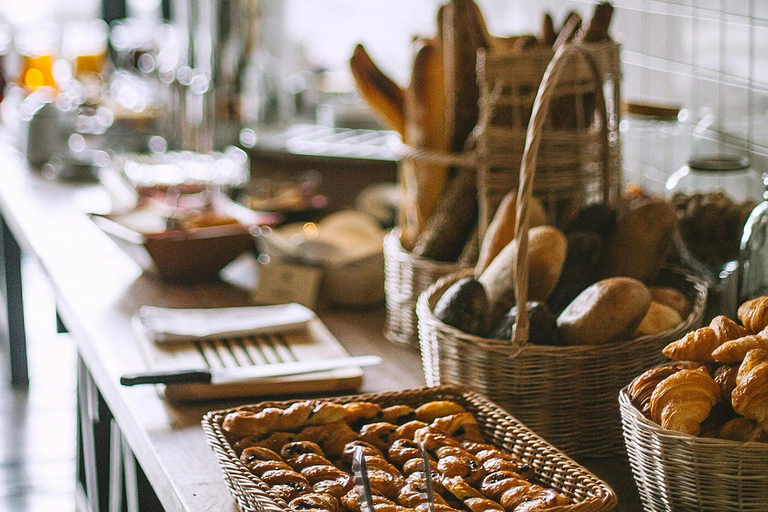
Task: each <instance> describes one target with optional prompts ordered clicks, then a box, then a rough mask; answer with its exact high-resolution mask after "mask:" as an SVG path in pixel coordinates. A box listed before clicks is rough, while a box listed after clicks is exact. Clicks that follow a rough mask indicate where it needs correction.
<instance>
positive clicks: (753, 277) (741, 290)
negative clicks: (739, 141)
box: [738, 173, 768, 304]
mask: <svg viewBox="0 0 768 512" xmlns="http://www.w3.org/2000/svg"><path fill="white" fill-rule="evenodd" d="M763 183H764V185H765V192H763V201H762V202H761V203H760V204H758V205H757V206H755V209H754V210H752V213H751V214H750V215H749V218H748V219H747V223H746V225H745V226H744V235H743V236H742V238H741V251H740V253H739V274H740V275H739V283H738V303H739V304H741V303H742V302H744V301H747V300H750V299H754V298H755V297H759V296H761V295H768V173H763Z"/></svg>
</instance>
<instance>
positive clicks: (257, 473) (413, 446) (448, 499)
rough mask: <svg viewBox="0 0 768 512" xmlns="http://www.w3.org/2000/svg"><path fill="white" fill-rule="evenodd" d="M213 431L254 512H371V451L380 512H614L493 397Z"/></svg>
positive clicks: (438, 394) (369, 407) (335, 407)
mask: <svg viewBox="0 0 768 512" xmlns="http://www.w3.org/2000/svg"><path fill="white" fill-rule="evenodd" d="M203 428H204V430H205V432H206V435H207V436H208V441H209V444H210V445H211V447H212V448H213V450H214V452H215V453H216V455H217V458H218V460H219V463H220V465H221V468H222V471H223V473H224V478H225V480H226V481H227V483H228V485H229V488H230V491H231V492H232V494H233V496H234V497H235V499H236V501H237V503H238V505H239V506H240V508H241V509H242V510H245V511H250V510H254V511H255V510H259V511H261V512H263V511H268V512H273V511H274V512H277V511H281V512H282V511H286V510H295V511H304V510H313V511H329V512H361V510H362V511H365V510H366V509H367V508H368V507H367V506H365V505H361V501H362V498H361V493H360V490H359V487H358V486H356V485H355V477H354V476H353V470H352V457H353V455H354V454H355V452H356V451H357V450H362V453H363V458H364V460H365V465H366V466H367V475H368V481H369V483H370V489H371V492H372V494H373V499H372V502H373V508H374V511H370V512H408V511H409V510H419V511H423V512H429V510H430V505H429V503H428V502H427V498H426V495H425V493H424V487H425V484H426V482H425V478H426V477H425V472H424V468H425V466H424V464H425V462H424V459H423V458H422V457H421V455H420V453H419V450H420V445H422V444H423V446H424V447H425V448H426V450H427V452H428V454H429V458H430V467H431V470H432V471H431V474H432V478H433V486H434V491H435V492H434V497H435V502H434V506H435V511H436V512H453V511H464V512H466V511H469V512H495V511H496V512H525V511H534V510H556V511H566V510H568V511H603V510H610V509H612V508H613V507H614V506H615V505H616V495H615V494H614V492H613V490H612V489H611V488H610V487H609V486H608V485H607V484H606V483H604V482H602V481H601V480H599V479H598V478H597V477H595V476H594V475H593V474H591V473H590V472H588V471H587V470H586V469H585V468H583V467H582V466H579V465H578V464H577V463H575V462H574V461H573V460H571V459H569V458H568V457H567V456H566V455H565V454H563V453H562V452H560V451H558V450H557V449H555V448H554V447H552V446H551V445H549V444H548V443H547V442H546V441H544V440H543V439H541V438H540V437H538V436H537V435H536V434H534V433H533V432H531V431H530V430H528V429H527V428H526V427H525V426H524V425H522V424H520V423H519V422H518V421H517V420H516V419H515V418H513V417H512V416H510V415H509V414H507V413H506V412H505V411H503V410H502V409H500V408H499V407H497V406H496V405H494V404H493V403H491V402H489V401H488V400H487V399H485V398H484V397H482V396H481V395H479V394H477V393H474V392H469V391H466V390H464V389H463V388H460V387H456V386H441V387H431V388H420V389H414V390H406V391H399V392H389V393H380V394H366V395H355V396H347V397H337V398H329V399H322V400H293V401H286V402H262V403H260V404H257V405H246V406H242V407H238V408H235V409H228V410H222V411H212V412H209V413H208V414H207V415H206V416H205V417H204V418H203Z"/></svg>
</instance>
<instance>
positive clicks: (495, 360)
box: [417, 44, 707, 456]
mask: <svg viewBox="0 0 768 512" xmlns="http://www.w3.org/2000/svg"><path fill="white" fill-rule="evenodd" d="M573 56H581V58H582V59H583V60H584V62H586V63H587V66H588V68H589V69H591V71H592V77H593V82H594V83H593V86H594V88H593V90H595V91H596V96H597V99H596V102H595V108H596V112H597V113H598V115H599V116H600V118H601V119H600V120H601V121H602V122H601V123H600V130H601V133H602V137H603V140H608V138H609V130H608V123H607V112H606V109H605V100H604V98H603V95H602V80H601V78H600V77H601V75H600V71H599V70H598V68H597V65H596V64H595V62H594V60H593V59H592V57H591V55H590V53H589V52H588V51H586V50H585V49H584V48H583V47H582V46H580V45H576V44H569V45H564V46H563V47H561V48H560V50H558V53H557V55H555V57H554V59H553V60H552V62H551V63H550V65H549V66H548V67H547V70H546V72H545V73H544V78H543V80H542V85H541V88H540V89H539V92H538V94H537V96H536V100H535V103H534V107H533V114H532V118H531V122H530V124H529V126H528V133H527V136H526V148H525V154H524V158H523V161H522V166H521V172H520V176H521V177H520V187H519V191H518V198H520V200H519V201H518V204H517V224H516V226H515V233H516V236H515V238H516V239H517V240H519V245H518V255H517V256H518V257H517V266H516V268H515V279H514V281H515V283H514V284H515V297H516V298H517V302H518V303H520V304H524V303H525V302H526V301H527V298H528V223H529V221H528V203H529V201H530V198H531V195H532V192H533V183H534V175H535V174H536V171H537V156H538V150H539V147H540V144H541V141H542V134H543V128H544V126H545V120H546V118H547V112H548V108H549V104H550V101H551V100H552V98H553V96H554V91H555V86H556V84H557V83H558V80H559V79H560V77H561V76H562V74H563V73H564V72H566V70H567V69H569V68H568V66H570V65H571V62H572V60H573V59H572V57H573ZM602 147H603V151H602V155H601V160H600V161H601V165H602V171H603V187H602V192H603V200H604V202H608V199H609V196H610V193H609V192H610V183H609V179H608V178H609V176H610V170H609V168H608V161H609V159H610V153H609V151H608V149H607V144H603V145H602ZM471 275H472V274H471V272H470V271H465V272H459V273H456V274H451V275H449V276H446V277H444V278H442V279H441V280H440V281H438V282H437V283H435V284H434V285H433V286H432V287H430V288H429V289H428V291H427V292H425V293H424V294H422V296H421V297H420V298H419V301H418V305H417V313H418V316H419V337H420V342H421V355H422V362H423V365H424V374H425V376H426V380H427V384H430V385H437V384H466V385H468V386H471V387H472V389H475V390H477V391H478V392H480V393H482V394H484V395H486V396H488V397H489V398H490V399H491V400H494V401H495V402H497V403H499V404H500V405H501V406H503V407H506V408H508V409H509V410H510V411H511V412H512V413H513V414H515V416H517V417H518V418H520V419H521V421H523V422H524V423H525V424H526V425H528V426H530V427H531V428H532V429H534V430H535V431H536V432H539V433H540V434H541V435H543V436H544V437H545V438H546V439H548V440H549V441H550V442H552V443H553V444H555V445H556V446H558V447H559V448H560V449H562V450H564V451H566V452H567V453H569V454H571V455H576V454H583V455H589V456H610V455H614V454H615V453H617V452H620V451H621V450H622V448H623V443H622V438H621V424H620V421H619V414H618V410H617V404H616V397H617V396H618V393H619V390H620V389H621V388H622V387H623V386H624V385H626V383H627V382H629V381H630V380H631V379H632V378H634V377H635V376H636V375H637V374H638V373H640V372H642V371H644V370H646V369H648V368H650V367H652V366H654V365H656V364H658V363H660V362H661V361H662V360H663V355H661V353H660V351H661V348H662V347H664V346H665V345H666V344H667V343H669V342H670V341H673V340H675V339H677V338H679V337H681V336H682V335H683V334H684V333H686V332H688V331H690V330H691V329H693V328H695V327H698V326H699V324H700V322H701V319H702V315H703V312H704V306H705V302H706V295H707V288H706V286H705V284H704V283H703V282H702V281H701V280H699V279H696V278H694V277H692V276H687V275H685V274H682V273H680V272H676V271H671V270H669V271H667V272H665V273H664V274H663V275H661V276H660V281H659V282H658V283H657V284H659V285H663V286H673V287H675V288H677V289H678V290H680V291H682V292H683V293H684V294H685V295H686V296H687V297H688V299H689V300H690V301H691V303H692V304H693V306H694V307H693V312H692V313H691V314H690V315H689V316H688V318H686V319H685V321H684V322H682V323H681V324H680V325H678V326H677V327H676V328H675V329H673V330H670V331H667V332H666V333H663V334H661V335H657V336H643V337H640V338H637V339H634V340H626V341H620V342H615V343H610V344H606V345H601V346H594V345H590V346H567V347H552V346H542V345H531V344H528V343H527V341H528V317H527V311H526V308H520V309H519V310H518V316H517V319H516V323H515V328H514V330H513V336H512V342H511V343H510V340H493V339H486V338H482V337H479V336H474V335H470V334H467V333H464V332H461V331H459V330H458V329H455V328H453V327H451V326H448V325H446V324H444V323H443V322H441V321H440V320H438V319H437V318H436V317H435V316H434V314H433V313H432V312H433V310H434V307H435V305H436V304H437V301H438V300H439V298H440V297H441V296H442V295H443V293H444V292H445V291H446V290H447V289H448V287H450V285H451V284H453V283H454V282H456V281H457V280H458V279H461V278H462V277H468V276H471Z"/></svg>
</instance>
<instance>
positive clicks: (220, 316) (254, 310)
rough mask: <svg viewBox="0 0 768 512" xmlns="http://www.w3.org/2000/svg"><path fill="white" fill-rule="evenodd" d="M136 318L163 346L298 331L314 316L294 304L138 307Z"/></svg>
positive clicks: (152, 339) (149, 334) (302, 307)
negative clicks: (179, 307) (220, 306)
mask: <svg viewBox="0 0 768 512" xmlns="http://www.w3.org/2000/svg"><path fill="white" fill-rule="evenodd" d="M138 317H139V320H140V321H141V324H142V326H143V327H144V331H145V332H146V335H147V338H148V339H149V340H150V341H154V342H155V343H159V344H165V343H181V342H189V341H195V340H200V339H217V338H227V337H235V336H250V335H256V334H272V333H279V332H288V331H297V330H302V329H306V328H307V324H308V323H309V321H310V320H312V319H313V318H315V313H314V312H313V311H312V310H311V309H308V308H306V307H304V306H302V305H301V304H296V303H291V304H279V305H276V306H253V307H241V308H213V309H170V308H159V307H154V306H142V307H141V308H140V309H139V312H138Z"/></svg>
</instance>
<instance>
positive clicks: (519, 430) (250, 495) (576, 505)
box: [203, 386, 617, 512]
mask: <svg viewBox="0 0 768 512" xmlns="http://www.w3.org/2000/svg"><path fill="white" fill-rule="evenodd" d="M327 400H329V401H331V402H336V403H347V402H352V401H368V402H375V403H378V404H381V405H382V406H389V405H395V404H405V405H411V406H418V405H421V404H423V403H425V402H428V401H431V400H453V401H456V402H458V403H460V404H461V405H463V406H464V407H465V408H466V409H467V410H468V411H470V412H472V413H473V414H474V415H475V417H476V418H477V421H478V423H479V424H480V427H481V430H482V433H483V435H484V436H485V437H486V439H487V440H488V441H489V442H491V443H492V444H494V445H496V446H498V447H500V448H502V449H504V450H506V451H508V452H509V453H511V454H513V455H515V456H517V457H519V458H521V459H523V460H525V461H526V462H528V463H529V464H530V465H531V466H532V467H533V468H534V469H535V471H536V474H537V476H538V479H539V480H541V482H542V484H543V485H546V486H549V487H551V488H553V489H555V490H557V491H558V492H560V493H561V494H563V495H564V496H566V497H567V498H568V499H570V500H571V502H572V503H573V504H572V505H568V506H565V507H555V508H552V509H549V510H552V511H553V512H565V511H573V512H577V511H578V512H597V511H604V510H611V509H612V508H613V507H615V506H616V502H617V499H616V495H615V493H614V492H613V490H612V489H611V488H610V487H609V486H608V485H607V484H606V483H604V482H602V481H601V480H599V479H598V478H597V477H595V476H594V475H593V474H591V473H590V472H588V471H587V470H586V469H584V468H583V467H582V466H579V465H578V464H576V463H575V462H574V461H572V460H571V459H569V458H568V457H567V456H566V455H565V454H563V453H562V452H559V451H558V450H556V449H555V448H553V447H552V446H551V445H549V444H548V443H547V442H546V441H544V440H543V439H541V438H540V437H538V436H537V435H536V434H534V433H533V432H531V431H530V430H528V429H527V428H526V427H525V426H524V425H522V424H520V423H519V422H518V421H517V420H516V419H515V418H513V417H511V416H509V415H508V414H507V413H505V412H504V411H502V410H501V409H499V408H498V407H497V406H496V405H494V404H493V403H491V402H489V401H488V400H487V399H485V398H483V397H482V396H480V395H478V394H477V393H473V392H470V391H465V390H463V389H462V388H459V387H455V386H443V387H436V388H420V389H413V390H407V391H397V392H389V393H379V394H368V395H356V396H347V397H338V398H330V399H327ZM291 403H293V402H292V401H288V402H263V403H261V404H259V405H256V406H253V409H254V410H260V409H263V408H265V407H281V408H285V407H287V406H288V405H289V404H291ZM232 410H234V409H229V410H225V411H213V412H209V413H208V414H206V415H205V417H204V418H203V430H204V431H205V433H206V435H207V437H208V443H209V444H210V446H211V447H212V448H213V451H214V452H215V454H216V457H217V458H218V460H219V464H220V465H221V468H222V471H223V473H224V479H225V481H226V482H227V484H228V485H229V488H230V491H231V492H232V495H233V496H234V498H235V500H236V501H237V503H238V505H239V506H240V508H241V509H242V510H244V511H247V512H251V511H259V512H264V511H267V512H278V511H279V512H285V511H287V510H290V509H289V508H288V505H287V504H286V503H285V501H283V500H282V499H281V498H279V497H277V496H274V495H273V494H272V493H271V491H270V488H269V486H268V485H266V484H265V483H264V482H263V481H261V480H260V479H259V478H258V477H256V476H255V475H253V474H252V473H250V472H249V471H248V470H247V469H246V467H245V466H244V465H243V464H242V463H241V462H240V460H239V459H238V457H237V455H236V454H235V452H234V450H233V449H232V446H231V445H230V443H229V442H228V441H227V438H226V436H225V435H224V432H223V431H222V429H221V424H222V422H223V421H224V417H225V416H226V415H227V413H229V412H230V411H232Z"/></svg>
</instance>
